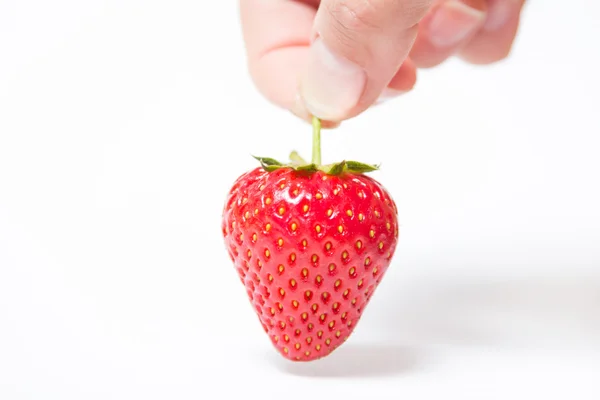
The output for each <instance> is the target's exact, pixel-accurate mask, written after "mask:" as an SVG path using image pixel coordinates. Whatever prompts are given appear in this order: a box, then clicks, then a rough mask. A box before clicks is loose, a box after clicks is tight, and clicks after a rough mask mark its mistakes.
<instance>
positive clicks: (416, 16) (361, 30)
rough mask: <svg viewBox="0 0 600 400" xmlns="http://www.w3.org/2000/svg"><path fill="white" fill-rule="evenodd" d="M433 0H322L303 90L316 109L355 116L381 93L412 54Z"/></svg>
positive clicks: (336, 116)
mask: <svg viewBox="0 0 600 400" xmlns="http://www.w3.org/2000/svg"><path fill="white" fill-rule="evenodd" d="M432 2H433V0H322V1H321V4H320V6H319V9H318V11H317V15H316V18H315V24H314V28H313V31H314V37H315V39H314V40H313V41H312V44H311V47H310V50H309V54H308V60H307V65H306V68H305V70H304V73H303V75H302V76H301V77H300V84H299V91H300V98H301V100H302V102H303V103H304V106H305V107H306V109H307V110H308V112H310V113H311V114H312V115H314V116H316V117H318V118H321V119H323V120H328V121H341V120H344V119H348V118H351V117H354V116H356V115H358V114H360V113H361V112H363V111H364V110H366V109H367V108H368V107H370V106H371V105H372V104H373V103H375V101H376V100H377V99H378V97H379V96H380V94H381V93H382V91H383V90H384V89H385V87H386V86H387V84H388V83H389V82H390V81H391V80H392V78H393V77H394V75H395V74H396V72H398V69H399V68H400V66H401V65H402V63H403V62H404V60H405V59H406V57H407V56H408V53H409V52H410V49H411V47H412V45H413V43H414V41H415V38H416V35H417V25H418V23H419V21H420V20H421V19H422V18H423V17H424V16H425V14H426V13H427V11H428V9H429V7H430V5H431V3H432Z"/></svg>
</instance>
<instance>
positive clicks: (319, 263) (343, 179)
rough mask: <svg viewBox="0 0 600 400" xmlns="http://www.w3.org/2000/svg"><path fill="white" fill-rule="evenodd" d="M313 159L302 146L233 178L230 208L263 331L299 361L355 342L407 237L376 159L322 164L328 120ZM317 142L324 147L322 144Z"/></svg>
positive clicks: (241, 267) (235, 247) (226, 233)
mask: <svg viewBox="0 0 600 400" xmlns="http://www.w3.org/2000/svg"><path fill="white" fill-rule="evenodd" d="M313 126H314V128H315V129H314V130H313V133H314V134H313V145H314V146H313V157H312V160H311V162H310V163H307V162H306V161H304V160H303V159H302V158H301V157H300V156H299V155H298V154H297V153H295V152H293V153H292V154H291V155H290V160H291V161H290V163H288V164H283V163H280V162H278V161H277V160H274V159H271V158H268V157H256V158H257V160H258V161H259V162H260V164H261V166H260V167H257V168H255V169H253V170H251V171H249V172H246V173H245V174H243V175H241V176H240V177H239V178H238V179H237V180H236V181H235V182H234V184H233V186H232V188H231V190H230V192H229V194H228V196H227V199H226V202H225V206H224V210H223V222H222V232H223V237H224V241H225V245H226V248H227V251H228V253H229V255H230V257H231V259H232V261H233V264H234V267H235V270H236V271H237V274H238V276H239V278H240V280H241V282H242V283H243V285H244V287H245V289H246V291H247V294H248V298H249V300H250V302H251V304H252V305H253V307H254V310H255V312H256V315H257V316H258V319H259V321H260V323H261V324H262V326H263V329H264V330H265V332H266V333H267V334H268V336H269V338H270V339H271V341H272V343H273V345H274V346H275V348H276V349H277V350H278V351H279V352H280V354H282V355H283V356H284V357H285V358H288V359H290V360H293V361H311V360H316V359H318V358H321V357H324V356H326V355H328V354H330V353H331V352H332V351H334V350H335V349H337V348H338V347H339V346H340V345H341V344H342V343H344V341H346V340H347V339H348V338H349V337H350V335H351V334H352V332H353V331H354V329H355V327H356V325H357V324H358V322H359V321H360V318H361V316H362V314H363V312H364V310H365V307H366V306H367V305H368V303H369V301H370V300H371V298H372V296H373V294H374V293H375V290H376V289H377V287H378V285H379V283H380V282H381V279H382V278H383V277H384V275H385V273H386V271H387V269H388V267H389V265H390V262H391V260H392V257H393V255H394V252H395V250H396V246H397V241H398V220H397V208H396V204H395V203H394V201H393V199H392V197H391V195H390V194H389V193H388V192H387V190H386V189H385V188H384V187H383V186H382V185H381V184H380V183H379V182H377V181H376V180H374V179H373V178H371V177H368V176H366V175H364V172H370V171H373V170H375V169H377V167H376V166H372V165H368V164H363V163H359V162H355V161H342V162H339V163H334V164H330V165H321V155H320V138H319V134H320V132H319V129H320V124H319V122H318V121H316V122H315V123H314V125H313ZM315 143H316V144H315Z"/></svg>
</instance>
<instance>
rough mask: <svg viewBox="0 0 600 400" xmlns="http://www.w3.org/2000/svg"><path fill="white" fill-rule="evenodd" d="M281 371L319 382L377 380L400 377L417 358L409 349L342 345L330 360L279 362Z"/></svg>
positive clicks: (412, 366) (413, 364)
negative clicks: (373, 378)
mask: <svg viewBox="0 0 600 400" xmlns="http://www.w3.org/2000/svg"><path fill="white" fill-rule="evenodd" d="M277 362H278V363H279V364H280V365H279V366H280V368H281V369H282V370H284V371H285V372H288V373H291V374H293V375H298V376H310V377H320V378H335V377H340V378H341V377H344V378H351V377H362V378H366V377H379V376H386V375H395V374H400V373H402V372H405V371H409V370H412V369H414V368H415V367H416V365H417V354H416V353H415V351H414V350H412V349H410V348H408V347H401V346H395V345H393V344H385V343H384V344H381V345H368V344H353V343H351V342H347V343H345V344H344V345H343V346H341V347H340V348H338V349H337V350H335V351H334V352H333V353H331V354H330V355H329V356H327V357H325V358H322V359H320V360H316V361H312V362H310V363H293V362H290V361H287V360H283V359H279V358H278V361H277Z"/></svg>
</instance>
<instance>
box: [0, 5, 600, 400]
mask: <svg viewBox="0 0 600 400" xmlns="http://www.w3.org/2000/svg"><path fill="white" fill-rule="evenodd" d="M599 12H600V6H598V3H597V2H593V1H591V0H587V1H586V0H579V1H570V2H567V1H559V0H544V1H531V2H530V4H529V6H528V7H527V10H526V12H525V14H524V21H523V27H522V30H521V33H520V35H519V38H518V40H517V43H516V46H515V50H514V52H513V53H512V55H511V57H510V59H509V60H507V61H506V62H503V63H500V64H498V65H495V66H493V67H471V66H468V65H465V64H464V63H462V62H457V61H451V62H449V63H447V64H445V65H444V66H443V67H440V68H436V69H433V70H430V71H426V72H421V73H420V75H419V82H418V84H417V87H416V89H415V91H414V92H413V93H411V94H410V95H408V96H405V97H403V98H400V99H397V100H395V101H392V102H391V103H386V104H385V105H383V106H380V107H377V108H374V109H372V110H369V112H367V113H365V114H363V115H362V116H360V117H358V118H356V119H354V120H352V121H349V122H347V123H345V124H343V125H342V127H341V128H340V129H338V130H335V131H327V133H326V134H325V137H324V140H323V141H324V143H323V147H324V149H323V152H324V153H323V154H324V161H325V162H328V161H334V160H338V159H341V158H357V159H360V160H363V161H366V162H374V163H378V162H381V163H382V170H381V171H379V172H377V173H375V174H374V175H373V176H374V177H376V178H377V179H378V180H380V181H381V182H382V183H383V184H384V185H385V186H386V187H387V188H388V189H389V190H390V192H392V193H393V195H394V197H395V199H396V201H397V203H398V206H399V209H400V221H401V242H400V245H399V248H398V252H397V255H396V257H395V258H394V262H393V264H392V266H391V268H390V270H389V273H388V275H387V276H386V279H385V280H384V282H383V284H382V285H381V286H380V288H379V289H378V292H377V294H376V295H375V296H374V297H373V301H372V303H371V304H370V306H369V308H368V309H367V312H366V314H365V316H364V317H363V319H362V320H361V323H360V324H359V326H358V327H357V329H356V331H355V333H354V335H353V336H352V337H351V340H349V341H348V342H347V343H346V344H345V345H344V346H343V347H342V348H340V349H339V350H338V351H336V352H335V353H334V354H332V355H331V356H330V357H328V358H326V359H324V360H321V361H319V362H315V363H309V364H293V363H289V362H286V361H284V360H283V359H282V358H281V357H280V356H279V355H278V354H276V353H275V351H274V350H273V349H272V347H271V344H270V342H269V340H268V338H267V336H266V335H265V334H264V332H263V331H262V328H261V327H260V324H259V323H258V320H257V318H256V317H255V315H254V314H253V311H252V309H251V308H250V306H249V303H248V301H247V299H246V294H245V291H244V289H243V288H242V287H241V285H240V283H239V280H238V278H237V276H236V274H235V272H234V271H233V269H232V268H231V265H230V261H229V258H228V257H227V255H226V252H225V250H224V246H223V244H222V242H221V233H220V216H221V207H222V204H223V201H224V196H225V194H226V191H227V190H228V188H229V186H230V185H231V183H232V182H233V180H234V179H235V178H236V177H237V176H238V175H239V174H241V173H242V172H244V171H245V170H247V169H249V168H253V167H254V166H255V165H256V164H255V161H254V160H253V159H252V158H251V157H250V155H251V154H260V155H270V156H275V157H278V158H285V157H286V156H287V154H288V152H289V151H290V150H291V149H298V150H300V151H301V152H303V153H304V154H308V152H309V150H310V128H309V127H308V126H307V125H305V124H304V123H302V122H300V121H297V120H296V119H295V117H292V116H291V115H290V114H289V113H287V112H286V111H282V110H279V109H277V108H275V107H273V106H272V105H270V104H268V103H267V102H266V101H265V100H264V99H263V98H262V97H260V95H259V94H258V92H257V91H256V89H255V88H254V86H253V85H252V83H251V81H250V79H249V77H248V75H247V71H246V65H245V58H244V57H245V54H244V48H243V43H242V41H241V36H240V29H239V23H238V13H237V2H235V1H233V0H228V1H213V2H207V1H191V0H188V1H186V0H179V1H168V2H167V1H148V0H95V1H77V0H58V1H53V2H49V1H42V0H38V1H34V0H27V1H23V0H20V1H14V0H0V399H2V400H21V399H35V400H54V399H56V400H59V399H60V400H71V399H77V400H80V399H85V400H94V399H103V400H104V399H119V400H120V399H127V400H130V399H144V400H153V399H169V400H170V399H178V400H187V399H221V398H225V396H226V395H232V396H236V397H233V398H236V399H237V398H239V399H242V398H253V399H254V398H256V399H268V400H270V399H286V400H287V399H307V398H319V399H327V398H333V397H334V396H339V398H343V399H350V398H352V399H365V398H373V399H382V398H394V399H398V398H406V399H411V400H419V399H439V398H456V399H462V400H464V399H478V400H479V399H507V400H508V399H538V398H539V399H577V400H579V399H598V398H600V383H599V378H600V211H599V205H600V184H599V181H600V179H599V177H598V175H599V173H600V159H599V157H598V154H599V150H600V122H599V117H598V112H599V111H600V101H599V99H598V93H600V78H599V77H598V76H599V73H598V71H600V50H599V48H600V47H599V46H598V38H599V37H600V25H599V24H598V22H597V21H598V20H597V16H598V13H599ZM370 396H372V397H370Z"/></svg>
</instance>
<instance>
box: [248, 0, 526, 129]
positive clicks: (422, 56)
mask: <svg viewBox="0 0 600 400" xmlns="http://www.w3.org/2000/svg"><path fill="white" fill-rule="evenodd" d="M524 2H525V0H240V11H241V21H242V31H243V36H244V39H245V42H246V48H247V57H248V66H249V70H250V74H251V76H252V79H253V80H254V82H255V84H256V86H257V88H258V89H259V91H260V92H261V93H262V94H263V95H264V96H265V97H266V98H267V99H268V100H270V101H271V102H273V103H275V104H277V105H279V106H281V107H284V108H286V109H289V110H290V111H292V112H293V113H294V114H296V115H297V116H298V117H300V118H302V119H304V120H306V121H310V118H311V117H312V116H316V117H319V118H320V119H322V120H323V126H324V127H333V126H337V125H338V124H339V123H340V122H341V121H343V120H346V119H349V118H352V117H354V116H357V115H358V114H360V113H362V112H363V111H365V110H366V109H368V108H369V107H371V106H372V105H373V104H375V103H377V102H378V101H379V100H381V99H383V98H386V97H394V96H397V95H400V94H402V93H406V92H407V91H410V90H411V89H412V88H413V86H414V85H415V82H416V71H417V68H430V67H433V66H436V65H439V64H440V63H442V62H443V61H445V60H446V59H448V58H449V57H451V56H458V57H460V58H462V59H463V60H465V61H467V62H470V63H474V64H489V63H493V62H496V61H499V60H502V59H504V58H505V57H506V56H507V55H508V54H509V52H510V50H511V47H512V43H513V40H514V38H515V35H516V33H517V29H518V25H519V19H520V13H521V9H522V7H523V4H524Z"/></svg>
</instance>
